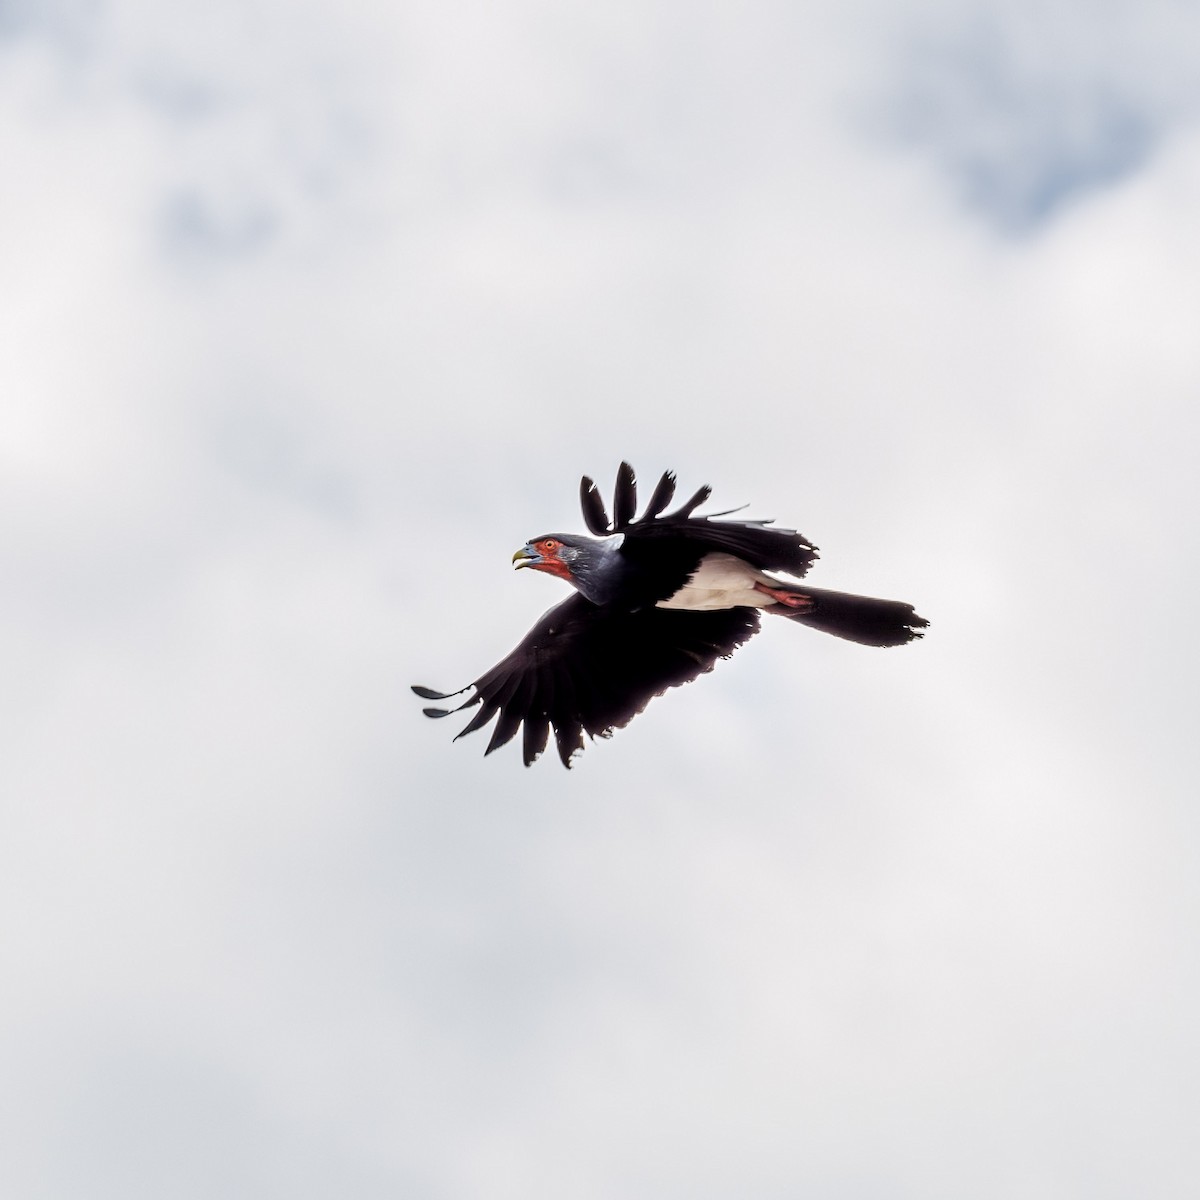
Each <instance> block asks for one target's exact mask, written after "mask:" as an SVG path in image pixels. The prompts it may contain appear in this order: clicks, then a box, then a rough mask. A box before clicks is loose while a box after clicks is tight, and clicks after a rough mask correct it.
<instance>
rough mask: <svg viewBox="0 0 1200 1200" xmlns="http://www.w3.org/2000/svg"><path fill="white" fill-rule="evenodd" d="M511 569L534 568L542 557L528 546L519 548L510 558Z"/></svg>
mask: <svg viewBox="0 0 1200 1200" xmlns="http://www.w3.org/2000/svg"><path fill="white" fill-rule="evenodd" d="M512 560H513V568H514V569H516V570H519V569H520V568H521V567H536V566H537V565H538V563H540V562H541V561H542V556H541V555H540V554H539V553H538V552H537V551H536V550H535V549H534V548H533V547H532V546H530V545H525V546H522V547H521V548H520V550H518V551H517V552H516V554H514V555H513V556H512Z"/></svg>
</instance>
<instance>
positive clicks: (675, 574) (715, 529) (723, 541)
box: [580, 462, 817, 600]
mask: <svg viewBox="0 0 1200 1200" xmlns="http://www.w3.org/2000/svg"><path fill="white" fill-rule="evenodd" d="M710 492H711V489H710V488H708V487H702V488H700V490H699V491H698V492H696V494H695V495H694V496H692V498H691V499H690V500H688V501H687V503H686V504H683V505H681V506H680V507H679V508H677V509H676V510H675V511H674V512H670V513H664V512H663V510H664V509H665V508H666V507H667V505H668V504H670V502H671V499H672V497H673V496H674V494H675V476H674V474H673V473H672V472H670V471H667V472H665V473H664V474H663V477H662V479H660V480H659V483H658V486H657V487H656V488H655V489H654V494H653V495H652V496H651V498H650V503H649V504H648V505H647V506H646V511H645V512H644V513H643V514H642V516H641V517H640V518H638V519H635V517H634V513H635V512H636V508H637V484H636V481H635V479H634V474H633V468H632V467H631V466H630V465H629V464H628V463H624V462H623V463H622V464H621V466H620V469H619V470H618V471H617V482H616V486H615V488H614V489H613V513H614V519H613V521H612V523H611V524H609V522H608V514H607V513H606V512H605V510H604V502H603V501H602V500H601V499H600V494H599V490H598V489H597V488H596V485H595V484H594V483H593V482H592V480H591V479H589V478H587V476H584V478H583V481H582V484H581V488H580V495H581V499H582V502H583V512H584V518H585V520H586V521H587V525H588V528H589V529H591V531H592V532H593V533H597V534H605V533H609V534H617V533H620V534H624V536H625V541H624V542H623V543H622V546H621V553H622V555H623V556H624V557H625V559H627V560H628V561H629V563H630V564H631V565H633V566H634V567H635V568H636V569H637V571H638V574H639V576H640V577H641V578H642V579H643V580H646V581H647V582H649V581H651V580H652V581H653V586H652V588H651V592H650V593H649V598H652V599H654V600H663V599H666V597H667V596H670V595H672V594H673V593H674V592H676V591H677V590H678V589H679V588H680V587H682V586H683V584H684V583H686V582H687V578H688V576H689V575H690V574H691V573H692V572H693V571H694V570H695V569H696V567H697V565H698V564H699V562H700V560H701V559H702V558H703V557H704V556H705V555H706V554H714V553H718V554H732V555H734V556H735V557H737V558H740V559H743V560H744V561H745V562H748V563H749V564H750V565H751V566H753V567H757V568H758V569H759V570H760V571H786V572H787V573H788V574H789V575H795V576H798V577H799V576H803V575H804V574H805V572H807V570H808V568H809V567H810V566H812V564H813V562H814V561H815V560H816V558H817V548H816V546H814V545H813V544H812V543H811V542H810V541H809V540H808V539H807V538H806V537H804V536H803V535H802V534H800V533H797V532H796V530H794V529H781V528H776V527H775V526H774V525H773V524H772V522H771V521H725V520H720V519H719V518H721V517H726V516H728V515H729V514H728V513H714V514H713V515H711V516H707V517H695V516H693V515H692V513H693V512H695V510H696V509H697V508H699V507H700V505H701V504H703V503H704V502H705V501H706V500H707V499H708V497H709V494H710Z"/></svg>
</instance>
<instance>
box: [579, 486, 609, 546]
mask: <svg viewBox="0 0 1200 1200" xmlns="http://www.w3.org/2000/svg"><path fill="white" fill-rule="evenodd" d="M579 507H580V508H581V509H583V522H584V524H585V525H586V526H587V527H588V529H589V530H590V531H591V532H592V533H594V534H596V536H597V537H603V536H604V534H606V533H608V532H609V528H608V513H607V512H606V511H605V508H604V500H603V499H602V498H601V496H600V489H599V488H598V487H597V486H596V481H595V480H594V479H590V478H589V477H588V476H587V475H585V476H584V477H583V478H582V479H581V480H580V481H579Z"/></svg>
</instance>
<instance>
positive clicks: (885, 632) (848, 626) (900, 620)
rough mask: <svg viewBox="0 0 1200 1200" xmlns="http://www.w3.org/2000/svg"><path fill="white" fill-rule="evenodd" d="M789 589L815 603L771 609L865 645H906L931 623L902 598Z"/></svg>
mask: <svg viewBox="0 0 1200 1200" xmlns="http://www.w3.org/2000/svg"><path fill="white" fill-rule="evenodd" d="M788 591H789V592H795V593H796V594H797V595H799V596H805V597H807V598H808V600H810V601H811V604H810V605H808V606H807V607H805V608H801V609H794V608H791V607H789V606H788V605H786V604H775V605H772V606H771V608H770V611H771V612H773V613H778V614H779V615H780V616H783V617H788V618H789V619H790V620H792V621H795V622H796V623H797V624H800V625H807V626H809V628H810V629H819V630H821V632H822V633H832V634H833V636H834V637H840V638H845V639H846V640H847V641H850V642H858V643H859V644H860V645H863V646H903V645H904V643H905V642H911V641H912V640H913V638H919V637H921V636H922V635H921V631H922V630H923V629H924V628H925V627H926V626H927V625H928V624H929V622H928V621H926V620H925V618H924V617H918V616H917V614H916V613H915V612H914V611H913V606H912V605H911V604H904V603H902V602H901V601H899V600H875V599H873V598H872V597H870V596H852V595H850V593H849V592H828V591H826V590H825V589H824V588H814V587H806V586H794V587H789V588H788Z"/></svg>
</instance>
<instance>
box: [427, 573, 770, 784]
mask: <svg viewBox="0 0 1200 1200" xmlns="http://www.w3.org/2000/svg"><path fill="white" fill-rule="evenodd" d="M757 631H758V613H757V611H755V610H754V609H752V608H729V609H723V610H719V611H714V612H688V611H684V610H679V609H666V608H644V609H641V610H639V611H637V612H622V611H619V610H614V609H611V608H601V607H597V606H596V605H594V604H592V603H591V601H589V600H586V599H585V598H584V597H583V596H581V595H579V594H576V595H573V596H571V597H570V598H569V599H567V600H564V601H563V602H562V603H561V604H559V605H556V606H555V607H554V608H552V609H551V610H550V611H549V612H548V613H546V614H545V615H544V616H543V617H542V619H541V620H540V621H538V623H537V624H536V625H535V626H534V627H533V629H532V630H531V631H530V633H529V635H528V636H527V637H526V638H525V640H524V641H523V642H522V643H521V644H520V645H519V646H518V647H517V648H516V649H515V650H514V651H513V652H512V653H511V654H510V655H509V656H508V657H507V658H506V659H504V661H503V662H500V663H498V664H497V665H496V666H494V667H493V668H492V669H491V670H490V671H488V673H487V674H486V675H483V676H481V677H480V678H479V679H477V680H476V681H475V682H474V683H473V684H472V685H470V686H471V688H472V689H473V690H472V693H471V695H470V696H469V697H468V698H467V699H466V700H465V701H464V702H463V703H462V704H460V705H459V706H458V708H455V709H444V708H427V709H425V715H426V716H430V717H444V716H449V715H450V713H451V712H458V711H459V710H460V709H463V708H470V707H471V706H472V705H475V704H479V705H480V706H481V707H480V709H479V712H477V713H476V714H475V715H474V716H473V717H472V718H471V720H470V721H469V722H468V723H467V725H466V727H465V728H464V729H463V730H462V732H461V733H459V734H458V737H462V736H463V734H467V733H473V732H474V731H475V730H476V729H480V728H482V727H483V726H484V725H486V724H487V723H488V722H489V721H490V720H491V719H492V718H493V717H494V716H496V714H497V713H498V714H499V720H498V721H497V722H496V728H495V729H494V730H493V732H492V737H491V741H489V742H488V746H487V750H486V751H485V752H484V753H486V754H491V752H492V751H493V750H495V749H496V748H497V747H498V746H503V745H504V743H505V742H507V741H509V740H511V739H512V738H513V737H514V736H515V735H516V733H517V730H518V729H520V728H521V726H522V725H524V727H525V732H524V743H525V744H524V757H525V765H526V766H529V764H530V763H532V762H533V761H534V760H535V759H536V758H537V757H538V755H540V754H541V753H542V751H543V750H544V749H545V748H546V744H547V742H548V741H549V738H550V731H551V729H553V730H554V738H555V741H556V743H557V745H558V755H559V758H561V759H562V762H563V766H565V767H569V766H570V765H571V758H572V756H573V755H575V754H577V753H578V752H580V751H581V750H582V749H583V734H584V733H585V732H586V733H587V734H588V735H589V736H591V737H607V736H608V735H609V734H611V733H612V732H613V730H614V729H620V728H622V727H624V726H625V725H628V724H629V722H630V721H631V720H633V718H634V717H635V716H637V714H638V713H640V712H641V711H642V709H644V708H645V707H646V705H647V704H649V702H650V701H651V700H652V699H653V698H654V697H655V696H658V695H661V694H662V693H663V692H665V691H666V690H667V689H668V688H672V687H678V686H679V685H680V684H683V683H688V682H689V681H690V680H693V679H695V678H696V677H697V676H698V675H702V674H704V673H705V672H707V671H711V670H712V669H713V667H714V666H715V665H716V662H717V659H719V658H728V657H729V655H731V654H732V653H733V652H734V651H735V650H736V649H737V648H738V647H739V646H740V645H741V644H742V643H743V642H745V641H746V640H748V639H749V638H751V637H753V636H754V634H755V633H756V632H757ZM466 690H467V689H466V688H464V689H463V691H466ZM413 691H414V692H416V693H417V695H419V696H422V697H424V698H425V699H427V700H446V699H449V696H448V695H446V694H444V693H441V692H434V691H432V690H431V689H429V688H422V687H414V688H413ZM457 694H459V693H451V695H457ZM455 740H457V738H456V739H455Z"/></svg>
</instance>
